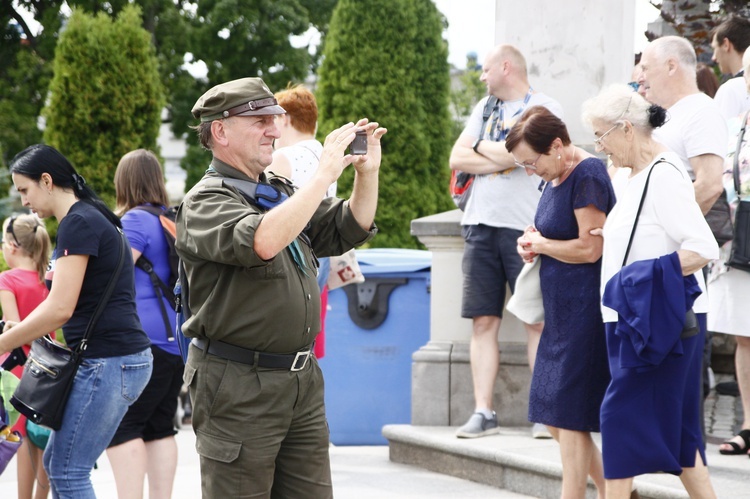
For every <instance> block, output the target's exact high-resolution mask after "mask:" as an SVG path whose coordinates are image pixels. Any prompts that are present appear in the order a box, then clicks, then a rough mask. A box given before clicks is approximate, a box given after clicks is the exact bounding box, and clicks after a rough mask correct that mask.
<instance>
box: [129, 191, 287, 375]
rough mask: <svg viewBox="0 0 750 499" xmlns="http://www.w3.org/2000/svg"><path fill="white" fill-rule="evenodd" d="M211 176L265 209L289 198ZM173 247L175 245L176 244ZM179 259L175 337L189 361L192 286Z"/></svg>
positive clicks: (279, 193)
mask: <svg viewBox="0 0 750 499" xmlns="http://www.w3.org/2000/svg"><path fill="white" fill-rule="evenodd" d="M211 178H212V179H220V180H221V184H222V186H223V187H230V188H234V190H236V191H237V192H239V193H240V194H241V195H242V197H244V198H245V200H246V201H247V202H249V203H250V204H252V205H254V206H257V207H259V208H261V209H262V210H264V211H267V210H270V209H271V208H274V207H276V206H278V205H280V204H281V203H283V202H284V201H286V200H287V199H288V198H289V196H288V195H287V194H286V193H285V192H282V191H281V190H280V189H278V188H277V187H275V186H273V185H271V184H268V183H259V182H253V181H251V180H240V179H235V178H225V177H211ZM176 213H177V211H176V210H175V214H176ZM172 247H174V244H173V246H172ZM139 260H140V259H139ZM177 260H178V261H177V274H176V275H177V282H176V283H175V285H174V297H175V301H174V303H175V312H177V317H176V320H175V327H174V337H175V338H176V339H177V346H178V347H179V348H180V354H181V355H182V360H183V362H185V363H187V357H188V348H189V347H190V341H191V338H188V337H187V336H185V335H184V334H183V333H182V325H183V324H184V323H185V321H187V320H188V319H189V318H190V317H192V315H193V314H192V313H191V311H190V301H189V300H190V288H189V286H188V279H187V275H186V273H185V265H184V264H183V263H182V259H180V258H179V257H178V259H177ZM170 265H171V260H170Z"/></svg>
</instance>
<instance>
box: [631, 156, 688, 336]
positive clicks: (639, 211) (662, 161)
mask: <svg viewBox="0 0 750 499" xmlns="http://www.w3.org/2000/svg"><path fill="white" fill-rule="evenodd" d="M659 163H668V161H666V160H664V159H659V161H657V162H656V163H654V165H653V166H652V167H651V169H650V170H649V171H648V176H646V183H645V184H644V185H643V194H641V202H640V204H639V205H638V211H636V213H635V220H634V221H633V230H632V232H630V240H628V247H627V249H626V250H625V258H623V259H622V266H623V267H624V266H625V265H626V264H627V263H628V255H630V247H631V246H632V245H633V236H635V229H636V227H637V226H638V218H639V217H640V216H641V209H642V208H643V201H644V200H645V199H646V191H647V190H648V182H649V180H651V173H652V172H653V171H654V168H656V165H658V164H659ZM672 166H674V165H672ZM698 332H699V330H698V317H696V315H695V312H693V309H692V308H691V309H690V310H688V311H687V313H686V314H685V325H684V326H683V328H682V334H680V338H681V339H685V338H690V337H692V336H695V335H696V334H698Z"/></svg>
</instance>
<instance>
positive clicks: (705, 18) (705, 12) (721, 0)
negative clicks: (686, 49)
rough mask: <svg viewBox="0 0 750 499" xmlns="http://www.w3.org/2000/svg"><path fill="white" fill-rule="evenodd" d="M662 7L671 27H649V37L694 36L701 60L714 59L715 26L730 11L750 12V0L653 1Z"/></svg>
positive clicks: (659, 7) (654, 4)
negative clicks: (653, 30)
mask: <svg viewBox="0 0 750 499" xmlns="http://www.w3.org/2000/svg"><path fill="white" fill-rule="evenodd" d="M651 4H652V5H653V6H654V7H656V8H657V9H659V12H660V17H661V18H662V19H663V20H664V22H665V23H666V25H667V29H665V30H663V32H662V33H661V34H659V35H657V34H655V33H651V32H650V31H647V32H646V33H645V34H646V37H647V38H648V39H649V41H651V40H654V39H656V38H658V37H659V36H666V35H678V36H682V37H684V38H687V39H688V40H690V42H691V43H692V44H693V47H695V53H696V55H697V56H698V60H699V61H701V60H702V61H704V62H707V63H708V62H710V58H711V53H712V49H711V39H710V34H711V30H712V29H713V28H714V27H715V26H717V25H718V24H719V23H721V21H722V20H723V19H724V17H725V16H727V15H728V14H738V15H744V16H748V15H750V6H748V2H747V0H718V1H717V0H691V1H685V0H663V1H654V0H652V1H651Z"/></svg>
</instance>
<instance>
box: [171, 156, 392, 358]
mask: <svg viewBox="0 0 750 499" xmlns="http://www.w3.org/2000/svg"><path fill="white" fill-rule="evenodd" d="M211 166H212V169H210V170H209V171H208V172H207V173H206V175H205V176H204V177H203V179H201V181H200V182H198V184H196V185H195V187H193V188H192V189H191V190H190V192H188V193H187V194H186V195H185V198H184V199H183V201H182V204H181V205H180V208H179V210H178V212H177V219H176V225H177V240H176V243H175V247H176V249H177V253H178V254H179V256H180V258H181V259H182V260H183V262H184V265H185V272H186V274H187V277H188V284H189V305H190V310H191V313H192V317H191V318H190V319H188V320H187V321H186V322H185V324H184V325H183V332H184V333H185V335H186V336H188V337H201V338H208V339H210V340H221V341H224V342H226V343H230V344H232V345H236V346H240V347H244V348H248V349H251V350H257V351H261V352H269V353H292V352H296V351H299V350H302V349H304V348H305V347H307V346H309V345H310V344H311V343H312V342H313V340H314V339H315V336H316V335H317V333H318V332H319V331H320V290H319V288H318V284H317V281H316V275H317V266H318V263H317V259H316V258H315V255H319V256H331V255H340V254H342V253H344V252H346V251H348V250H349V249H351V248H353V247H355V246H359V245H361V244H362V243H364V242H366V241H367V240H369V239H370V238H371V237H373V236H374V235H375V232H376V231H377V229H376V228H375V227H374V226H373V227H372V229H371V230H370V231H366V230H363V229H362V228H361V227H360V226H359V225H358V224H357V221H356V220H355V218H354V216H353V214H352V212H351V210H350V209H349V203H348V201H344V200H341V199H336V198H328V199H325V200H323V201H322V202H321V205H320V207H319V208H318V209H317V210H316V212H315V214H314V215H313V217H312V219H311V220H310V224H309V225H308V228H307V229H306V231H305V232H306V234H307V236H308V238H305V237H302V236H300V237H297V239H296V241H297V243H298V247H299V248H301V249H302V253H303V254H304V259H305V262H306V266H307V267H308V268H306V269H303V268H301V266H300V265H298V264H297V263H295V261H294V258H293V256H292V250H291V249H290V247H287V248H285V249H284V250H282V251H281V252H279V254H278V255H276V256H275V257H274V258H272V259H271V260H268V261H266V260H262V259H261V258H260V257H259V256H258V255H256V254H255V251H254V250H253V246H254V245H253V238H254V237H255V230H256V228H257V227H258V225H259V224H260V222H261V220H263V215H264V210H263V209H262V208H259V207H257V206H254V205H252V204H250V203H249V202H248V201H247V200H246V199H245V198H244V197H243V196H242V194H240V193H239V192H238V191H237V190H235V189H234V188H232V187H225V186H223V185H222V183H221V178H220V177H229V178H237V179H241V180H250V179H249V177H247V176H246V175H245V174H243V173H242V172H240V171H238V170H236V169H234V168H232V167H231V166H229V165H227V164H225V163H223V162H221V161H219V160H217V159H215V158H214V160H213V162H212V163H211ZM212 170H213V171H212ZM261 180H267V181H268V182H269V183H271V184H272V185H274V186H275V187H277V188H279V189H280V190H282V191H284V192H286V193H287V194H289V195H292V194H293V191H294V188H293V187H292V185H291V184H290V183H289V181H288V180H286V179H284V178H283V177H276V176H273V175H269V176H268V177H266V176H265V175H264V176H263V177H262V178H261ZM311 246H312V247H311Z"/></svg>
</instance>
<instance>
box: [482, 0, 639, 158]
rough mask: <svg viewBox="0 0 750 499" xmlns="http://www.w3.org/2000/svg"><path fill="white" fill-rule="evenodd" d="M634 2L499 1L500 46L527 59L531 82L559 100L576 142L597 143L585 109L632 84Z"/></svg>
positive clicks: (496, 38)
mask: <svg viewBox="0 0 750 499" xmlns="http://www.w3.org/2000/svg"><path fill="white" fill-rule="evenodd" d="M635 4H636V2H633V1H632V0H607V1H606V2H603V1H601V0H577V1H576V2H550V1H549V0H525V1H523V2H519V1H518V0H497V1H496V2H495V43H496V44H498V45H499V44H501V43H509V44H511V45H514V46H515V47H517V48H518V49H519V50H520V51H521V53H522V54H523V55H524V57H525V58H526V64H527V67H528V73H529V82H530V83H531V85H532V86H533V87H534V89H535V90H538V91H540V92H543V93H545V94H547V95H549V96H550V97H552V98H554V99H556V100H557V101H558V102H560V104H561V105H562V107H563V110H564V112H565V117H564V121H565V123H566V125H567V127H568V132H569V133H570V137H571V139H572V140H573V142H574V143H576V144H579V145H585V144H589V145H591V144H593V138H594V137H593V134H592V133H591V130H589V129H588V128H587V127H586V126H585V125H584V124H583V122H582V120H581V104H582V103H583V102H584V101H585V100H586V99H588V98H590V97H594V96H595V95H596V94H598V93H599V91H600V90H601V89H602V88H604V87H606V86H607V85H609V84H611V83H627V82H628V81H630V74H631V72H632V70H633V66H634V65H635V54H634V52H633V50H634V40H633V26H634V24H635Z"/></svg>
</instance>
